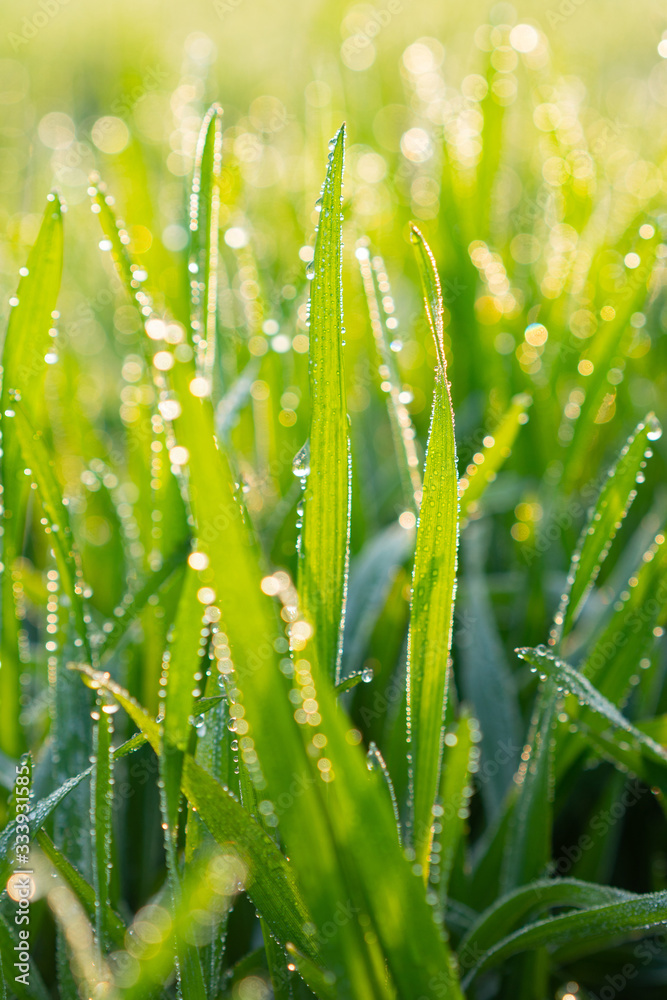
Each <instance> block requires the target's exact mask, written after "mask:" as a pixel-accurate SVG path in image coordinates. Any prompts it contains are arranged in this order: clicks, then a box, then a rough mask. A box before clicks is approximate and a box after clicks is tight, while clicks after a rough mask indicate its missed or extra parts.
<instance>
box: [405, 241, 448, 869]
mask: <svg viewBox="0 0 667 1000" xmlns="http://www.w3.org/2000/svg"><path fill="white" fill-rule="evenodd" d="M412 240H413V243H414V245H415V248H416V253H417V262H418V265H419V273H420V276H421V281H422V287H423V292H424V302H425V306H426V314H427V317H428V321H429V325H430V327H431V332H432V333H433V337H434V340H435V346H436V352H437V358H438V363H437V368H436V380H435V387H434V393H433V410H432V414H431V427H430V431H429V438H428V448H427V454H426V462H425V468H424V485H423V493H422V505H421V511H420V516H419V523H418V527H417V541H416V552H415V563H414V570H413V578H412V604H411V609H410V639H409V650H408V731H409V740H410V756H411V784H412V796H413V809H412V823H413V834H412V836H413V840H414V849H415V851H416V855H417V863H418V864H419V865H421V867H422V870H423V873H424V878H425V879H427V878H428V869H429V856H430V853H431V842H432V838H433V829H432V827H433V805H434V803H435V798H436V795H437V793H438V786H439V781H440V768H441V762H442V740H443V731H442V727H443V721H444V714H445V705H446V702H447V696H448V686H449V676H450V651H451V643H452V622H453V614H454V595H455V582H456V560H457V547H458V492H457V484H458V477H457V470H456V440H455V437H454V413H453V410H452V400H451V395H450V390H449V383H448V381H447V361H446V358H445V349H444V340H443V303H442V293H441V290H440V279H439V277H438V272H437V269H436V265H435V260H434V258H433V255H432V253H431V251H430V249H429V247H428V245H427V243H426V241H425V240H424V237H423V236H422V234H421V233H420V231H419V230H418V229H417V228H416V227H415V226H413V228H412Z"/></svg>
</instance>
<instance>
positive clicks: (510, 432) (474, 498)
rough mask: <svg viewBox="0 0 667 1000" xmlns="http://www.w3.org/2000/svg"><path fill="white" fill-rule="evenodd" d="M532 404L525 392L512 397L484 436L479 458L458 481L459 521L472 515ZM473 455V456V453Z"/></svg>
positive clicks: (508, 451) (526, 420)
mask: <svg viewBox="0 0 667 1000" xmlns="http://www.w3.org/2000/svg"><path fill="white" fill-rule="evenodd" d="M531 403H532V398H531V396H529V395H528V393H520V394H519V395H517V396H514V398H513V399H512V402H511V405H510V407H509V409H508V410H507V413H505V415H504V416H503V417H502V418H501V420H500V422H499V424H498V426H497V427H495V428H494V430H493V432H492V433H489V434H487V435H486V436H485V437H484V441H483V447H482V448H480V450H479V453H478V454H479V455H481V461H480V462H479V464H478V463H477V462H471V463H470V465H468V467H467V468H466V471H465V473H464V474H463V475H462V476H461V479H460V480H459V498H460V500H459V503H460V511H459V516H460V518H461V520H462V521H463V519H464V518H466V517H468V515H469V514H476V513H477V512H478V510H479V501H480V500H481V498H482V496H483V495H484V492H485V490H486V488H487V486H488V485H489V483H492V482H493V480H494V479H495V478H496V475H497V474H498V470H499V469H500V468H501V466H502V465H503V463H504V462H505V461H506V460H507V459H508V458H509V456H510V455H511V453H512V446H513V444H514V442H515V440H516V437H517V434H518V433H519V430H520V429H521V427H522V426H523V425H524V424H526V423H527V422H528V414H527V413H526V411H527V409H528V407H529V406H530V405H531ZM476 457H477V456H476Z"/></svg>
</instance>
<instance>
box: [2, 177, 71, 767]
mask: <svg viewBox="0 0 667 1000" xmlns="http://www.w3.org/2000/svg"><path fill="white" fill-rule="evenodd" d="M62 262H63V225H62V206H61V204H60V199H59V198H58V196H57V195H56V194H50V195H49V196H48V204H47V206H46V211H45V213H44V218H43V220H42V224H41V227H40V230H39V234H38V236H37V240H36V241H35V244H34V246H33V248H32V250H31V251H30V254H29V255H28V263H27V267H26V268H22V274H21V279H20V281H19V285H18V289H17V292H16V296H15V298H14V299H10V305H11V307H12V309H11V313H10V317H9V324H8V326H7V333H6V336H5V342H4V347H3V352H2V368H3V378H2V396H1V399H0V431H1V432H2V458H1V460H0V471H1V473H2V486H3V496H2V505H3V506H2V525H3V537H2V553H3V555H2V560H3V563H4V565H5V572H4V573H3V574H2V583H1V584H0V587H1V590H0V595H1V600H2V630H1V632H2V635H1V638H0V704H2V707H3V724H2V727H0V749H1V750H4V751H5V753H8V754H10V756H18V755H19V753H20V752H21V749H22V736H21V731H20V725H19V719H20V715H21V711H20V696H21V690H20V682H19V675H20V670H21V668H20V661H19V653H18V625H17V622H16V613H15V606H14V590H13V580H12V569H13V566H14V563H15V561H16V559H17V557H18V556H19V555H20V551H21V541H22V538H23V525H24V523H25V503H24V497H25V494H26V490H27V485H28V484H27V482H26V479H25V476H24V475H23V462H22V460H21V455H20V449H19V444H18V441H17V439H16V435H15V432H14V427H13V413H14V406H15V401H16V400H19V399H22V400H23V405H24V406H26V407H27V408H28V409H29V410H30V412H31V413H32V414H36V415H37V416H39V415H40V414H41V412H42V407H43V397H42V393H41V385H42V381H43V375H44V372H45V370H46V367H47V364H46V361H45V360H44V358H45V355H46V354H47V353H48V351H49V346H50V344H51V343H52V341H51V338H50V336H49V330H50V329H51V327H52V326H53V317H52V313H53V310H54V309H55V308H56V302H57V299H58V292H59V290H60V279H61V275H62Z"/></svg>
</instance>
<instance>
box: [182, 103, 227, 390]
mask: <svg viewBox="0 0 667 1000" xmlns="http://www.w3.org/2000/svg"><path fill="white" fill-rule="evenodd" d="M221 121H222V108H221V107H220V106H219V105H218V104H214V105H213V107H211V108H210V109H209V110H208V111H207V113H206V115H205V116H204V120H203V122H202V127H201V131H200V134H199V141H198V143H197V150H196V156H195V170H194V176H193V179H192V194H191V196H190V233H191V245H190V295H191V302H192V316H193V320H194V323H196V329H194V338H193V339H194V341H195V343H196V345H197V356H198V359H199V371H200V373H201V374H202V375H204V376H205V377H207V378H209V379H212V377H213V367H214V361H215V342H216V315H217V300H218V287H217V270H218V215H219V207H220V193H219V188H218V183H219V181H218V178H219V176H220V168H221V163H222V126H221Z"/></svg>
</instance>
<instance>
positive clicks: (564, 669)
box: [516, 646, 667, 766]
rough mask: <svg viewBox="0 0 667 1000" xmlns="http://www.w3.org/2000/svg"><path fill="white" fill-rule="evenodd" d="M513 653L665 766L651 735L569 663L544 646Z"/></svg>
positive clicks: (665, 759) (665, 757)
mask: <svg viewBox="0 0 667 1000" xmlns="http://www.w3.org/2000/svg"><path fill="white" fill-rule="evenodd" d="M516 653H517V654H518V655H519V656H520V657H521V658H522V659H523V660H526V662H527V663H529V664H531V666H532V667H533V669H535V670H539V671H540V672H541V673H542V675H543V676H544V675H546V676H547V677H548V679H549V680H550V681H551V682H552V683H556V684H557V685H558V686H559V687H560V688H561V689H562V690H565V691H567V692H568V694H573V695H575V697H576V698H578V699H579V701H580V702H582V703H583V704H585V705H587V706H588V707H589V708H591V709H592V710H593V711H594V712H596V713H597V714H598V715H600V716H602V717H603V718H604V719H606V720H607V722H610V723H611V725H612V726H613V727H614V728H615V729H620V730H622V732H624V733H625V734H627V735H629V736H632V738H633V739H634V740H635V741H636V743H637V744H638V748H641V750H642V752H643V753H644V754H645V755H646V757H647V758H648V759H649V760H651V761H653V762H654V763H659V764H662V765H663V766H664V765H665V764H667V750H666V749H665V748H664V747H662V746H660V744H659V743H656V742H655V741H654V740H652V739H651V738H650V736H647V735H646V734H645V733H643V732H642V731H641V730H640V729H637V727H636V726H634V725H633V724H632V723H631V722H630V720H629V719H627V718H626V717H625V716H624V715H623V713H622V712H620V711H619V710H618V709H617V708H616V706H615V705H614V704H612V702H610V701H609V700H608V699H607V698H605V697H604V695H602V694H600V692H599V691H598V690H597V688H595V687H594V686H593V684H591V682H590V681H589V680H588V678H587V677H584V675H583V674H580V673H579V671H578V670H575V669H574V667H571V666H570V664H569V663H566V662H565V661H564V660H561V659H559V658H558V657H557V656H555V655H554V654H553V653H552V652H551V650H549V649H547V648H546V647H544V646H542V647H540V646H537V647H535V648H534V649H533V648H527V647H523V648H519V649H517V650H516Z"/></svg>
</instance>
